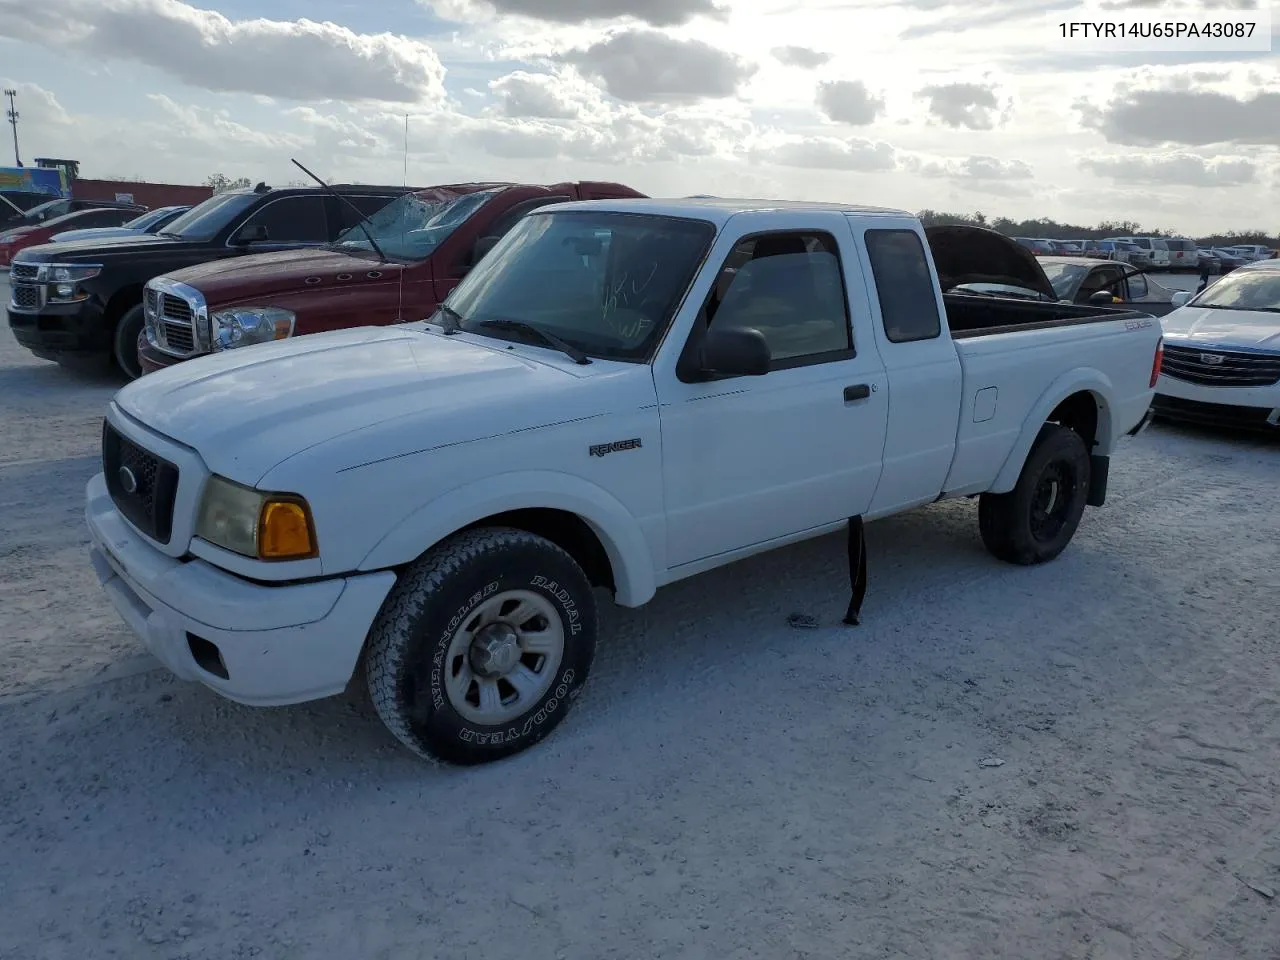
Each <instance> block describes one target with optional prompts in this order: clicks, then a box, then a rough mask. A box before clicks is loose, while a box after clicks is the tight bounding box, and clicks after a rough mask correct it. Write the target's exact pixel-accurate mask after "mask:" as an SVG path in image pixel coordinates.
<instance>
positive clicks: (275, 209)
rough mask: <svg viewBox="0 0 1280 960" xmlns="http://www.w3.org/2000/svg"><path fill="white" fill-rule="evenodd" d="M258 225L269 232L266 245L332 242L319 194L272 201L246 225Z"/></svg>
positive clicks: (323, 203) (323, 200) (323, 202)
mask: <svg viewBox="0 0 1280 960" xmlns="http://www.w3.org/2000/svg"><path fill="white" fill-rule="evenodd" d="M258 225H261V226H264V227H266V228H267V243H327V242H328V240H329V219H328V217H327V216H326V215H325V198H324V197H323V196H321V195H319V194H310V195H307V196H298V197H282V198H281V199H279V200H271V201H269V202H268V203H267V204H265V205H264V206H263V207H261V208H260V209H259V210H258V212H257V213H255V214H254V215H253V216H251V217H250V218H249V219H248V220H246V221H245V223H244V226H246V227H251V226H258ZM241 229H243V227H242V228H241Z"/></svg>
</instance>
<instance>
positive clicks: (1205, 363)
mask: <svg viewBox="0 0 1280 960" xmlns="http://www.w3.org/2000/svg"><path fill="white" fill-rule="evenodd" d="M1161 370H1162V372H1163V373H1164V374H1165V376H1169V377H1175V378H1176V379H1178V380H1185V381H1186V382H1187V383H1198V384H1200V385H1201V386H1206V387H1269V386H1271V385H1272V384H1273V383H1280V354H1266V353H1245V352H1243V351H1233V350H1217V349H1215V348H1213V347H1203V348H1202V347H1183V346H1175V345H1173V344H1170V343H1167V342H1166V343H1165V345H1164V364H1163V366H1162V367H1161Z"/></svg>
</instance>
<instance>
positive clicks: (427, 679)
mask: <svg viewBox="0 0 1280 960" xmlns="http://www.w3.org/2000/svg"><path fill="white" fill-rule="evenodd" d="M596 632H597V624H596V604H595V597H594V596H593V594H592V592H591V584H590V583H589V582H588V580H587V577H586V575H585V574H584V573H583V572H582V569H581V568H580V567H579V566H578V564H577V563H575V562H574V560H573V558H572V557H571V556H569V554H568V553H566V552H565V551H564V550H562V549H561V548H560V547H558V546H556V545H555V544H554V543H552V542H551V541H549V540H546V539H544V538H543V537H538V536H535V535H534V534H531V533H528V532H526V531H523V530H515V529H510V528H505V527H488V528H481V529H477V530H470V531H467V532H464V533H461V534H458V535H457V536H455V537H452V538H451V539H449V540H446V541H445V542H444V543H442V544H440V545H439V546H437V547H435V548H433V549H432V550H430V551H429V552H428V553H427V554H425V555H424V556H423V557H422V558H421V559H419V560H418V561H417V562H415V563H414V564H413V565H412V566H410V567H409V569H408V570H407V571H406V572H405V573H404V575H403V576H402V577H401V578H400V580H399V582H398V583H397V584H396V586H395V587H394V588H393V589H392V591H391V594H390V596H389V597H388V598H387V601H386V602H385V603H384V604H383V607H382V610H381V612H380V613H379V615H378V618H377V620H376V621H375V623H374V625H373V629H372V630H371V632H370V641H369V648H368V651H367V653H366V668H367V674H368V686H369V694H370V696H371V698H372V700H373V705H374V709H375V710H376V711H377V713H378V716H379V718H380V719H381V720H382V722H383V723H384V724H385V725H386V727H387V729H388V730H390V731H391V733H392V734H394V735H395V737H396V739H398V740H399V741H400V742H401V743H403V744H404V745H405V746H407V747H408V748H409V749H410V750H412V751H414V753H416V754H418V755H419V756H420V757H423V758H425V759H431V760H438V761H443V762H445V763H454V764H461V765H473V764H479V763H487V762H489V761H492V760H499V759H502V758H503V757H508V756H511V755H512V754H515V753H519V752H520V751H522V750H525V749H527V748H529V747H531V746H533V745H534V744H535V743H537V742H538V741H540V740H542V739H543V738H544V737H546V736H547V734H549V733H550V732H551V731H552V730H553V729H555V727H556V725H557V724H559V723H560V722H561V721H562V720H563V719H564V716H565V714H566V713H568V711H569V707H570V705H571V704H572V702H573V701H574V699H576V698H577V696H578V694H579V693H580V692H581V690H582V686H583V684H584V683H585V682H586V679H587V674H588V672H589V671H590V669H591V662H592V660H593V659H594V657H595V648H596Z"/></svg>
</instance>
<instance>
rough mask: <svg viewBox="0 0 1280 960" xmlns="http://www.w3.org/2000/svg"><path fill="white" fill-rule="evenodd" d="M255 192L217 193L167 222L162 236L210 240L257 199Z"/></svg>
mask: <svg viewBox="0 0 1280 960" xmlns="http://www.w3.org/2000/svg"><path fill="white" fill-rule="evenodd" d="M257 199H258V195H257V194H255V193H219V194H217V195H215V196H212V197H210V198H209V199H208V200H206V201H204V203H200V204H197V205H196V206H194V207H192V208H191V209H190V210H188V211H187V212H186V213H184V214H183V215H182V216H180V217H178V219H177V220H174V221H173V223H171V224H169V226H168V227H166V228H165V229H164V230H163V231H162V232H161V233H160V236H162V237H177V238H178V239H180V240H212V239H213V238H214V237H216V236H217V235H218V233H219V231H221V230H222V228H223V227H225V226H226V225H227V224H228V223H230V222H231V220H232V219H233V218H235V217H236V216H238V215H239V214H240V213H242V212H243V211H244V210H247V209H248V208H249V207H251V206H253V204H254V203H255V202H256V201H257Z"/></svg>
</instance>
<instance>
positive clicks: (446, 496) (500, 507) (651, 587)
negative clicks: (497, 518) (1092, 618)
mask: <svg viewBox="0 0 1280 960" xmlns="http://www.w3.org/2000/svg"><path fill="white" fill-rule="evenodd" d="M528 509H549V510H564V511H565V512H567V513H573V514H576V515H577V516H579V517H581V518H582V519H583V520H584V521H586V523H587V524H588V525H589V526H590V527H591V529H592V530H593V531H595V534H596V536H597V537H599V538H600V543H601V544H602V545H603V546H604V550H605V553H606V554H607V555H608V557H609V563H610V565H611V566H612V567H613V577H614V586H615V587H616V600H617V602H618V603H619V604H620V605H622V606H624V607H638V606H640V605H641V604H643V603H647V602H648V601H649V600H650V599H651V598H652V597H653V595H654V593H655V592H656V591H657V580H656V578H655V576H654V561H653V553H652V551H651V550H650V548H649V543H648V541H647V540H646V539H645V536H644V533H643V531H642V530H641V529H640V524H639V522H638V521H637V520H636V518H635V517H634V516H632V514H631V513H630V511H628V510H627V508H626V507H625V506H623V505H622V503H621V502H619V501H618V499H617V498H616V497H614V496H613V495H612V494H610V493H609V492H608V491H606V490H603V489H601V488H600V487H598V486H596V485H595V484H592V483H589V482H587V481H586V480H583V479H582V478H580V477H575V476H571V475H569V474H564V473H556V472H554V471H548V470H528V471H524V470H522V471H514V472H511V473H503V474H499V475H497V476H494V477H488V478H486V479H484V480H480V481H478V482H475V483H467V484H464V485H462V486H458V487H454V488H453V489H452V490H449V491H447V492H445V493H442V494H440V495H438V496H436V497H434V498H432V499H431V500H429V501H427V502H426V503H424V504H422V505H421V506H420V507H418V508H417V509H416V510H414V511H413V512H411V513H409V514H408V515H407V516H405V517H404V518H403V519H402V520H401V521H400V522H398V523H397V524H396V525H395V527H394V528H393V529H392V530H391V532H389V533H388V534H387V535H386V536H385V537H383V538H382V539H381V540H380V541H378V543H377V544H376V545H375V546H374V547H373V549H372V550H370V551H369V553H368V554H367V555H366V556H365V558H364V559H363V560H362V561H361V562H360V565H359V567H358V569H359V570H361V571H367V570H381V569H385V568H387V567H394V566H400V565H401V564H405V563H409V562H411V561H412V560H414V559H416V558H417V557H419V556H421V555H422V553H423V551H425V550H427V549H428V548H429V547H432V546H434V545H435V544H437V543H439V542H440V541H441V540H443V539H445V538H446V537H448V536H450V535H451V534H453V533H456V532H457V531H459V530H461V529H462V528H463V527H466V526H468V525H469V524H472V523H475V522H476V521H477V520H483V519H484V518H485V517H491V516H493V515H494V514H497V513H505V512H507V511H509V510H528Z"/></svg>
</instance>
